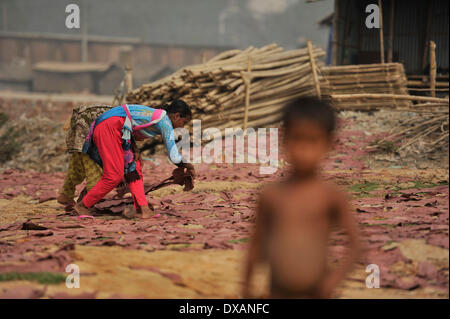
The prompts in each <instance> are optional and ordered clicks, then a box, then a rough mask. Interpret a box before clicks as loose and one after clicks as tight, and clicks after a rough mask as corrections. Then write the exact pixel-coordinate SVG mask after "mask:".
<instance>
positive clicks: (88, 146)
mask: <svg viewBox="0 0 450 319" xmlns="http://www.w3.org/2000/svg"><path fill="white" fill-rule="evenodd" d="M113 116H120V117H124V118H125V123H124V125H123V128H122V139H123V140H124V143H123V148H124V152H125V173H129V172H131V171H134V170H135V165H133V164H134V163H133V156H132V153H131V154H130V152H131V151H130V147H129V144H130V139H131V134H135V135H139V136H140V137H144V138H149V137H155V136H157V135H161V136H162V138H163V141H164V145H165V147H166V150H167V154H168V155H169V158H170V160H171V161H172V163H174V164H175V165H178V164H180V163H181V162H182V161H183V158H182V156H181V155H180V153H179V152H178V149H177V146H176V144H175V135H174V130H173V126H172V122H171V121H170V119H169V117H168V115H167V114H166V111H165V110H163V109H154V108H151V107H148V106H145V105H139V104H124V105H120V106H116V107H114V108H112V109H110V110H109V111H106V112H105V113H103V114H102V115H100V116H99V117H98V118H97V119H96V120H95V121H94V123H92V125H91V128H90V131H89V134H88V136H86V141H85V143H84V145H83V152H84V153H87V154H88V155H89V156H90V157H91V158H92V159H93V160H94V161H95V162H96V163H97V164H99V165H100V166H102V163H101V158H100V156H99V154H98V151H97V150H96V147H95V144H94V143H93V140H92V134H93V132H94V129H95V127H96V126H97V125H98V124H100V123H101V122H103V121H104V120H106V119H108V118H110V117H113ZM130 156H131V158H130Z"/></svg>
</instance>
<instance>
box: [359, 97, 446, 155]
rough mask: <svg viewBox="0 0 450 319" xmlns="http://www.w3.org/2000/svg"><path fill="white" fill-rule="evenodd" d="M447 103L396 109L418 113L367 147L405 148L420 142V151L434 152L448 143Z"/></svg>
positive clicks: (424, 104) (398, 149)
mask: <svg viewBox="0 0 450 319" xmlns="http://www.w3.org/2000/svg"><path fill="white" fill-rule="evenodd" d="M448 107H449V104H448V100H447V103H443V102H441V103H421V104H416V105H415V106H414V109H396V111H412V112H414V113H418V114H417V115H414V116H412V117H411V118H410V119H408V120H406V121H404V122H403V123H401V125H399V126H397V127H395V128H394V129H393V130H392V131H391V132H390V133H389V135H388V136H387V137H385V138H383V139H382V140H380V141H377V143H375V144H374V145H371V146H369V147H368V149H378V150H387V149H390V150H392V149H393V148H394V149H396V150H397V151H402V150H405V149H406V148H407V147H408V146H411V145H414V144H418V143H421V144H422V145H424V147H423V149H422V150H421V151H422V152H425V153H429V152H434V151H435V150H436V149H438V148H444V149H445V148H446V147H447V148H448V145H449V108H448Z"/></svg>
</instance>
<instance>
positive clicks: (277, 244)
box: [243, 98, 360, 298]
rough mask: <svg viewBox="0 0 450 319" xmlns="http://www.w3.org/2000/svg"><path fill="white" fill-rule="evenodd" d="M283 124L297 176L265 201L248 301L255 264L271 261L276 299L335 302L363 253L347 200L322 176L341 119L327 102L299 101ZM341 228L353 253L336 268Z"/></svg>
mask: <svg viewBox="0 0 450 319" xmlns="http://www.w3.org/2000/svg"><path fill="white" fill-rule="evenodd" d="M283 124H284V147H285V151H286V156H287V161H288V162H289V163H290V168H291V172H290V174H289V176H288V178H287V179H286V180H284V181H281V182H278V183H277V184H275V185H272V186H268V187H266V188H265V189H264V190H263V191H262V193H261V194H260V196H259V200H258V209H257V216H256V226H255V231H254V235H253V238H252V241H251V243H250V249H249V253H248V259H247V264H246V268H245V278H244V290H243V297H244V298H249V297H252V296H251V291H250V290H251V289H250V282H251V278H252V275H253V271H254V268H255V265H256V264H257V263H259V262H264V261H266V262H268V265H269V268H270V273H271V275H270V281H271V283H270V297H271V298H330V297H332V293H333V291H334V289H335V288H336V287H337V285H338V284H339V283H340V282H341V281H342V280H343V279H344V277H345V275H346V274H347V273H348V271H349V270H350V269H351V267H352V265H353V263H354V262H355V261H356V259H357V257H358V255H359V250H360V248H359V234H358V228H357V224H356V222H355V220H354V218H353V216H352V209H351V206H350V204H349V200H348V199H347V195H346V194H345V193H342V192H340V191H339V190H338V189H337V188H336V187H334V186H332V185H329V184H327V183H325V182H324V181H323V180H322V179H321V178H320V176H319V166H320V163H321V161H322V160H323V159H324V158H325V156H326V154H327V152H328V151H329V150H330V148H331V146H332V141H333V136H334V129H335V126H336V116H335V113H334V110H333V108H332V107H331V106H330V105H329V104H328V103H327V102H325V101H321V100H318V99H315V98H299V99H297V100H295V101H293V102H291V103H290V104H288V105H286V107H285V110H284V116H283ZM335 224H337V225H338V226H339V228H340V229H344V230H346V231H347V234H348V236H349V243H348V254H347V256H346V258H344V259H343V260H341V261H340V265H339V266H338V267H337V268H334V269H330V267H329V265H328V264H327V257H328V255H329V249H328V248H329V237H330V234H331V231H332V230H333V229H332V226H334V225H335Z"/></svg>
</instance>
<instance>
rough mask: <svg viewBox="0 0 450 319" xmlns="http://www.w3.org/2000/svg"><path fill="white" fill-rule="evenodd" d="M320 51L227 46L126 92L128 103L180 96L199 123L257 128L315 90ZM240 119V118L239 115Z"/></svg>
mask: <svg viewBox="0 0 450 319" xmlns="http://www.w3.org/2000/svg"><path fill="white" fill-rule="evenodd" d="M324 55H325V52H324V51H323V50H322V49H320V48H318V47H314V46H312V45H309V47H308V48H305V49H297V50H290V51H285V50H283V48H281V47H278V46H277V45H276V44H270V45H267V46H264V47H262V48H259V49H258V48H254V47H249V48H247V49H246V50H243V51H241V50H230V51H225V52H222V53H220V54H219V55H217V56H215V57H214V58H212V59H211V60H209V61H207V62H206V63H203V64H198V65H191V66H187V67H184V68H182V69H180V70H178V71H176V72H175V73H173V74H172V75H170V76H168V77H165V78H163V79H161V80H159V81H156V82H153V83H149V84H145V85H143V86H141V87H140V88H138V89H136V90H134V91H132V92H130V93H129V94H128V95H127V102H128V103H139V104H143V105H148V106H152V107H160V106H162V105H163V104H165V103H169V102H171V101H172V100H174V99H182V100H184V101H185V102H186V103H188V104H189V105H190V106H191V107H192V108H193V112H194V118H196V119H201V120H202V128H207V127H216V128H219V129H220V130H223V129H224V128H225V127H236V126H237V127H242V126H244V128H245V127H260V126H267V125H270V124H273V123H275V122H277V121H279V119H280V113H281V108H282V107H283V105H284V104H285V103H286V102H289V101H290V100H292V99H294V98H296V97H299V96H305V95H320V91H319V93H318V92H317V87H318V85H319V83H318V79H317V77H316V71H317V68H318V67H320V66H321V62H319V61H318V60H316V59H317V58H319V57H322V56H324ZM244 118H245V120H244Z"/></svg>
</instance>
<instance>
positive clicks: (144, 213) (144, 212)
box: [140, 206, 155, 219]
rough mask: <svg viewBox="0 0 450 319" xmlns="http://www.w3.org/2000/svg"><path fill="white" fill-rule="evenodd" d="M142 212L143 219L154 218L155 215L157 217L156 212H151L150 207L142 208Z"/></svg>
mask: <svg viewBox="0 0 450 319" xmlns="http://www.w3.org/2000/svg"><path fill="white" fill-rule="evenodd" d="M140 211H141V218H142V219H148V218H152V217H153V215H155V212H154V211H153V210H151V209H150V208H149V207H148V206H141V207H140Z"/></svg>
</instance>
